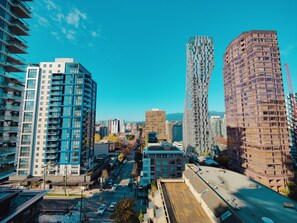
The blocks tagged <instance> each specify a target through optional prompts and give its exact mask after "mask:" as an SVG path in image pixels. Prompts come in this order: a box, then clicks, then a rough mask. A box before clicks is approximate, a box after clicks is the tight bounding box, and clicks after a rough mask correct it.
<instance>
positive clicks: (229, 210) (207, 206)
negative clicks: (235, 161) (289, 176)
mask: <svg viewBox="0 0 297 223" xmlns="http://www.w3.org/2000/svg"><path fill="white" fill-rule="evenodd" d="M157 189H158V190H157V191H155V192H154V196H149V203H148V207H147V213H146V214H145V215H144V223H148V222H156V223H159V222H162V223H170V222H195V220H194V219H200V221H201V222H213V223H243V222H297V215H296V207H297V202H296V201H293V200H291V199H289V198H287V197H285V196H283V195H281V194H279V193H277V192H275V191H273V190H272V189H270V188H268V187H266V186H264V185H262V184H260V183H258V182H256V181H253V180H251V179H249V178H248V177H246V176H245V175H242V174H239V173H236V172H233V171H229V170H225V169H221V168H216V167H207V166H199V167H198V166H196V165H194V164H186V165H185V171H183V176H182V178H180V179H160V180H158V181H157ZM151 195H152V194H151ZM189 210H190V211H189Z"/></svg>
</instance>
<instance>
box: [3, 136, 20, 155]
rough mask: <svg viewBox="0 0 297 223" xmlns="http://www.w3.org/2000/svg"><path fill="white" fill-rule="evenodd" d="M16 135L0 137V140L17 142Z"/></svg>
mask: <svg viewBox="0 0 297 223" xmlns="http://www.w3.org/2000/svg"><path fill="white" fill-rule="evenodd" d="M17 140H18V137H17V136H13V137H0V141H1V142H17ZM0 152H1V149H0Z"/></svg>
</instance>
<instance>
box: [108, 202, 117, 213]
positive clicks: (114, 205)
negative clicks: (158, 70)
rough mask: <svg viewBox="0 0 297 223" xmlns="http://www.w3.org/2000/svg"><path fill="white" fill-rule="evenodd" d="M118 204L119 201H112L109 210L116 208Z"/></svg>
mask: <svg viewBox="0 0 297 223" xmlns="http://www.w3.org/2000/svg"><path fill="white" fill-rule="evenodd" d="M116 206H117V202H115V201H114V202H111V204H110V206H109V208H108V211H110V212H112V211H114V210H115V207H116Z"/></svg>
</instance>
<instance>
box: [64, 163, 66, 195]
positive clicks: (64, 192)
mask: <svg viewBox="0 0 297 223" xmlns="http://www.w3.org/2000/svg"><path fill="white" fill-rule="evenodd" d="M64 183H65V184H64V193H65V197H66V194H67V193H66V187H67V166H66V165H65V179H64Z"/></svg>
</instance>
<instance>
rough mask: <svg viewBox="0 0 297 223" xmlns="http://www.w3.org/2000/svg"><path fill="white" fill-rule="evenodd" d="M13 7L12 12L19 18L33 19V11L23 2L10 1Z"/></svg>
mask: <svg viewBox="0 0 297 223" xmlns="http://www.w3.org/2000/svg"><path fill="white" fill-rule="evenodd" d="M8 3H9V4H10V6H11V11H12V13H14V14H15V15H16V16H18V17H19V18H31V16H30V14H31V11H30V10H31V9H30V7H29V6H27V5H25V4H24V3H23V2H21V1H15V0H8Z"/></svg>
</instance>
